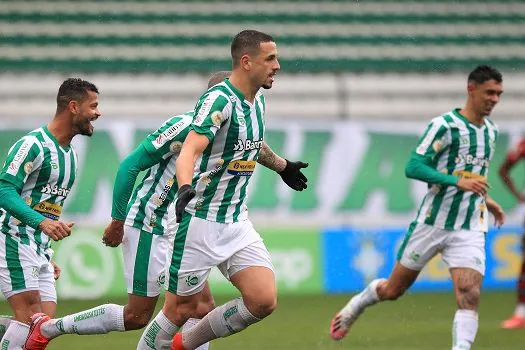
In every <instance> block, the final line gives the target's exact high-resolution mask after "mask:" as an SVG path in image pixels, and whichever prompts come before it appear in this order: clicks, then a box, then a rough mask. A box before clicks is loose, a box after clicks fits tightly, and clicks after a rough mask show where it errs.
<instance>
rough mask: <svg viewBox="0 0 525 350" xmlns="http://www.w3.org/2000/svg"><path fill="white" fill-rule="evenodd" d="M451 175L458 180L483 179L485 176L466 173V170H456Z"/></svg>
mask: <svg viewBox="0 0 525 350" xmlns="http://www.w3.org/2000/svg"><path fill="white" fill-rule="evenodd" d="M452 174H453V175H456V176H458V177H460V178H464V179H484V178H485V176H483V175H480V174H476V173H473V172H470V171H466V170H456V171H454V172H453V173H452Z"/></svg>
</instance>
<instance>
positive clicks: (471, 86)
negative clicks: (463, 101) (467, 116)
mask: <svg viewBox="0 0 525 350" xmlns="http://www.w3.org/2000/svg"><path fill="white" fill-rule="evenodd" d="M477 87H478V84H476V83H475V82H473V81H469V82H468V84H467V92H468V93H469V95H470V94H471V93H472V92H473V91H474V90H476V88H477Z"/></svg>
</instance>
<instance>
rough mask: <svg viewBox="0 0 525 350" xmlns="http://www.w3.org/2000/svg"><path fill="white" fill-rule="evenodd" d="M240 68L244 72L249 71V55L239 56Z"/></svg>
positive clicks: (250, 65)
mask: <svg viewBox="0 0 525 350" xmlns="http://www.w3.org/2000/svg"><path fill="white" fill-rule="evenodd" d="M240 61H241V67H242V68H244V70H247V71H249V70H251V69H252V60H251V58H250V56H249V55H242V56H241V59H240Z"/></svg>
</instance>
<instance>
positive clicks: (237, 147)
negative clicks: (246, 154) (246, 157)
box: [233, 140, 263, 152]
mask: <svg viewBox="0 0 525 350" xmlns="http://www.w3.org/2000/svg"><path fill="white" fill-rule="evenodd" d="M262 144H263V140H256V141H253V140H245V141H244V142H243V140H237V142H236V143H235V144H234V145H233V150H234V151H235V152H238V151H253V150H255V149H259V148H261V147H262Z"/></svg>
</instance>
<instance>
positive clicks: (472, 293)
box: [457, 283, 481, 309]
mask: <svg viewBox="0 0 525 350" xmlns="http://www.w3.org/2000/svg"><path fill="white" fill-rule="evenodd" d="M457 288H458V296H457V298H458V304H459V307H460V308H461V309H477V307H478V305H479V298H480V295H481V289H480V287H479V286H477V285H476V284H474V283H466V284H459V285H458V287H457Z"/></svg>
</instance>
